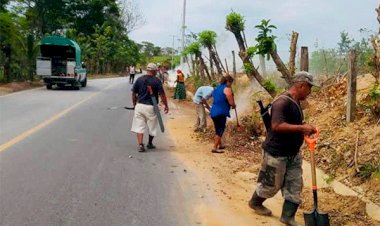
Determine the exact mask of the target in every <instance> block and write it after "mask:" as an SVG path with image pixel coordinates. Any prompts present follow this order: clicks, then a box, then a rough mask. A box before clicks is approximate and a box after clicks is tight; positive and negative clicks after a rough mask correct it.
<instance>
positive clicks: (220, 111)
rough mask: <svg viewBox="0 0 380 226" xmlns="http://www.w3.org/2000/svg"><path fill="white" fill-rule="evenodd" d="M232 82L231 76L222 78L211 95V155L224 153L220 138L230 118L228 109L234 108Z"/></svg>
mask: <svg viewBox="0 0 380 226" xmlns="http://www.w3.org/2000/svg"><path fill="white" fill-rule="evenodd" d="M233 81H234V79H233V78H232V77H231V76H229V75H226V76H223V77H222V79H221V81H220V84H219V85H218V86H217V87H216V88H215V90H214V91H213V93H212V98H213V103H212V106H211V111H210V115H211V118H212V121H213V122H214V127H215V137H214V147H213V149H212V150H211V152H213V153H223V152H224V151H223V149H224V148H225V146H224V145H222V137H223V133H224V130H225V128H226V122H227V117H230V108H232V109H235V108H236V104H235V100H234V94H233V92H232V88H231V86H232V83H233Z"/></svg>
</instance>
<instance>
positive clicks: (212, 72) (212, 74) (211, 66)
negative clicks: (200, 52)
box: [208, 48, 215, 78]
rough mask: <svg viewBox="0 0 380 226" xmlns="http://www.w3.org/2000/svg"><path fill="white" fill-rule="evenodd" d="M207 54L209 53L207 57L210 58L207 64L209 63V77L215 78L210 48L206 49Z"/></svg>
mask: <svg viewBox="0 0 380 226" xmlns="http://www.w3.org/2000/svg"><path fill="white" fill-rule="evenodd" d="M208 53H209V57H210V59H209V62H210V73H211V77H212V78H215V71H214V64H213V60H212V52H211V50H210V48H208Z"/></svg>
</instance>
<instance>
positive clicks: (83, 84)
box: [80, 77, 87, 87]
mask: <svg viewBox="0 0 380 226" xmlns="http://www.w3.org/2000/svg"><path fill="white" fill-rule="evenodd" d="M80 84H81V85H82V87H86V86H87V77H86V78H85V79H84V81H83V82H81V83H80Z"/></svg>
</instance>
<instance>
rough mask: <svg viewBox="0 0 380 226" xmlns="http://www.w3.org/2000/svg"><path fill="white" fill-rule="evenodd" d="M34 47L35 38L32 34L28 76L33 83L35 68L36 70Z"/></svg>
mask: <svg viewBox="0 0 380 226" xmlns="http://www.w3.org/2000/svg"><path fill="white" fill-rule="evenodd" d="M33 45H34V37H33V35H32V34H29V35H28V54H27V55H28V76H29V80H30V81H33V68H34V64H33V62H34V57H33Z"/></svg>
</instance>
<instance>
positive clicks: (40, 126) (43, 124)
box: [0, 84, 118, 153]
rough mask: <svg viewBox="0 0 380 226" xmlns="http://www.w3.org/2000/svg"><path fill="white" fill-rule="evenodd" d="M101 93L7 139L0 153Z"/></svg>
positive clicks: (0, 146) (94, 94) (0, 148)
mask: <svg viewBox="0 0 380 226" xmlns="http://www.w3.org/2000/svg"><path fill="white" fill-rule="evenodd" d="M115 85H118V84H112V85H109V86H107V87H106V88H104V89H103V90H106V89H108V88H111V87H112V86H115ZM99 93H100V92H97V93H93V94H92V95H90V96H89V97H87V98H85V99H83V100H81V101H79V102H78V103H76V104H74V105H72V106H71V107H69V108H67V109H65V110H63V111H62V112H60V113H58V114H56V115H54V116H53V117H51V118H49V119H48V120H46V121H44V122H42V123H40V124H39V125H37V126H35V127H33V128H31V129H29V130H27V131H25V132H23V133H22V134H20V135H18V136H16V137H14V138H13V139H11V140H9V141H7V142H5V143H3V144H1V145H0V153H1V152H3V151H5V150H6V149H8V148H10V147H12V146H13V145H15V144H17V143H18V142H20V141H22V140H24V139H25V138H27V137H28V136H30V135H32V134H34V133H36V132H37V131H39V130H40V129H42V128H44V127H46V126H48V125H49V124H51V123H53V122H55V121H57V120H58V119H59V118H61V117H62V116H64V115H65V114H67V113H69V112H70V111H72V110H73V109H74V108H76V107H78V106H79V105H80V104H82V103H84V102H86V101H88V100H89V99H91V98H93V97H94V96H96V95H98V94H99Z"/></svg>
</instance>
